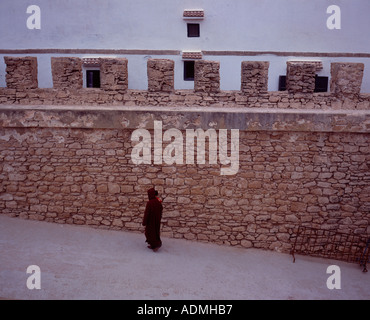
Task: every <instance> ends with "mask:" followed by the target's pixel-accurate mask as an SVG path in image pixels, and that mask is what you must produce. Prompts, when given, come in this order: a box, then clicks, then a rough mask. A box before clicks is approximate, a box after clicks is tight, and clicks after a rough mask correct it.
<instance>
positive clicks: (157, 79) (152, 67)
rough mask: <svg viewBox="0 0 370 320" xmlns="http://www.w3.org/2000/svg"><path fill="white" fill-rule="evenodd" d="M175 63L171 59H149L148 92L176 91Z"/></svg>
mask: <svg viewBox="0 0 370 320" xmlns="http://www.w3.org/2000/svg"><path fill="white" fill-rule="evenodd" d="M174 68H175V62H174V61H173V60H169V59H149V60H148V62H147V72H148V91H164V92H171V91H173V90H174V76H175V72H174Z"/></svg>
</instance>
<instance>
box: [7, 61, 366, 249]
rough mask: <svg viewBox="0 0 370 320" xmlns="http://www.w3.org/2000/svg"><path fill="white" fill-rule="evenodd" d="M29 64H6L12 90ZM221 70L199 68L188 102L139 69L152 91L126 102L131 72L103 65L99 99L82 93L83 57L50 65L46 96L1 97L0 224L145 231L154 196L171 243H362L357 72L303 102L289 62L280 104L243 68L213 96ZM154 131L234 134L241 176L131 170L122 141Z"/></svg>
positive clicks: (95, 93) (302, 71)
mask: <svg viewBox="0 0 370 320" xmlns="http://www.w3.org/2000/svg"><path fill="white" fill-rule="evenodd" d="M27 59H28V58H27ZM27 59H26V58H21V59H20V60H12V59H6V62H7V64H8V65H9V68H10V69H9V71H8V73H9V77H10V78H9V79H11V78H13V79H16V78H18V79H20V78H19V76H18V75H19V74H21V73H23V72H24V71H19V70H26V69H22V68H21V66H22V65H23V64H24V61H26V60H27ZM32 61H35V60H32ZM12 63H15V64H16V65H17V66H18V67H14V68H13V69H11V66H12ZM32 65H33V67H32V68H28V69H27V71H26V73H27V74H28V75H31V74H32V72H33V71H32V69H34V65H35V62H33V63H32ZM162 65H163V68H162V67H159V66H162ZM219 67H220V65H219V63H218V62H212V61H197V62H196V63H195V75H196V79H195V81H194V90H172V89H171V85H169V83H170V79H171V78H172V74H173V65H172V63H171V62H170V61H167V60H165V61H163V60H157V59H156V60H154V61H150V62H149V61H148V90H128V89H127V85H128V82H127V79H128V76H127V60H126V59H105V58H104V59H102V60H101V67H100V68H101V80H102V81H101V83H102V87H101V88H98V89H96V88H94V89H89V88H82V71H81V60H80V59H78V58H55V59H52V71H53V81H54V88H49V89H40V88H32V89H28V88H25V87H22V86H21V85H19V86H18V85H15V86H14V87H7V88H0V181H1V183H0V212H1V213H2V214H7V215H11V216H19V217H23V218H29V219H37V220H45V221H52V222H57V223H72V224H85V225H91V226H97V227H102V228H112V229H118V230H130V231H142V226H141V219H142V215H143V210H144V206H145V202H146V190H147V189H149V188H150V187H152V186H155V187H156V188H157V189H158V190H159V191H160V194H161V195H162V196H163V197H164V198H165V199H164V202H163V203H164V206H165V210H164V217H163V228H162V232H163V234H164V235H167V236H170V237H175V238H184V239H190V240H199V241H209V242H215V243H220V244H227V245H235V246H243V247H255V248H266V249H273V250H279V251H284V252H288V251H289V249H290V246H291V237H292V234H293V233H294V230H296V228H297V227H298V226H299V225H309V226H315V227H320V228H324V229H335V230H341V231H347V232H355V233H358V234H366V235H368V234H369V233H370V228H369V225H370V221H369V216H368V212H369V210H370V199H369V193H370V185H369V181H370V179H369V178H370V176H369V175H370V170H369V163H370V162H369V160H370V152H369V151H370V149H369V142H370V141H369V126H368V124H369V117H370V113H369V109H370V95H369V94H360V93H359V90H360V89H359V88H360V86H361V81H360V79H362V74H363V73H362V72H363V69H361V66H360V65H358V64H356V65H351V64H339V65H333V67H332V80H331V81H332V83H333V85H332V92H328V93H313V90H312V78H313V76H314V71H313V67H315V65H313V64H310V67H308V66H307V68H306V66H305V64H302V63H296V64H288V66H287V69H288V71H289V70H290V71H289V74H288V75H287V80H288V82H291V83H292V84H291V85H290V87H289V88H290V89H289V90H288V91H286V92H266V81H267V75H268V64H267V63H264V62H258V63H257V62H244V63H242V70H243V71H242V84H241V90H240V91H220V87H219V84H220V78H219ZM316 67H317V66H316ZM315 70H316V69H315ZM155 74H157V75H155ZM24 77H25V78H27V75H25V76H24ZM156 77H158V79H157V80H159V79H161V80H160V81H155V78H156ZM298 78H299V79H298ZM293 79H294V81H295V82H296V83H297V84H298V85H297V86H296V87H293V82H294V81H293ZM17 81H18V80H17ZM17 81H15V82H13V83H17ZM11 83H12V81H10V82H9V84H11ZM165 83H166V84H165ZM167 89H168V92H165V91H166V90H167ZM163 107H166V108H163ZM154 120H159V121H162V122H163V129H164V130H166V129H170V128H175V129H179V130H180V132H181V133H182V135H183V136H185V135H186V132H187V131H186V130H187V129H197V128H201V129H203V130H208V129H215V130H221V129H228V130H229V129H238V130H239V131H240V132H239V170H238V172H237V173H236V174H234V175H229V176H223V175H220V170H221V168H222V167H224V166H223V165H222V164H220V161H218V162H217V164H209V163H207V162H206V163H205V164H174V165H167V164H161V165H155V164H154V163H151V164H146V165H143V164H141V165H137V164H134V162H133V161H132V158H131V152H132V150H133V148H134V146H135V143H134V142H132V141H131V135H132V132H133V130H135V129H138V128H142V129H147V130H149V132H150V133H151V135H153V122H154ZM218 132H220V131H218ZM164 147H165V145H164V146H163V148H164ZM207 148H208V144H207V143H206V150H208V149H207ZM195 153H196V151H195ZM206 159H208V153H207V152H206ZM218 160H220V159H219V158H218Z"/></svg>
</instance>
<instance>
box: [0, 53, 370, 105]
mask: <svg viewBox="0 0 370 320" xmlns="http://www.w3.org/2000/svg"><path fill="white" fill-rule="evenodd" d="M85 60H86V59H81V58H77V57H52V58H51V69H52V79H53V88H38V78H37V68H38V65H37V63H38V62H37V58H36V57H11V56H6V57H4V61H5V63H6V66H7V67H6V85H7V87H6V88H0V104H31V105H34V104H40V105H120V106H143V105H152V106H169V107H171V106H177V107H179V106H180V107H186V106H201V107H207V106H212V107H225V108H228V107H252V108H253V107H257V108H288V109H307V108H308V109H362V110H364V109H369V108H370V107H369V105H370V93H360V89H361V84H362V78H363V74H364V64H363V63H337V62H336V63H331V76H330V92H324V93H316V92H314V90H315V77H316V72H317V71H318V70H319V69H320V68H322V65H321V64H320V62H318V61H287V72H286V91H268V72H269V62H268V61H243V62H242V63H241V72H240V74H241V82H240V90H233V91H223V90H221V89H220V62H218V61H208V60H202V59H199V60H195V61H194V89H193V90H175V88H174V74H175V63H174V61H173V60H170V59H148V61H147V81H148V90H132V89H128V60H127V59H125V58H94V59H93V60H94V61H90V60H91V59H89V61H87V60H86V61H85ZM88 64H89V65H90V64H93V65H94V66H95V67H96V68H98V69H99V76H100V79H99V80H100V85H99V88H84V87H83V86H84V85H83V66H84V65H85V66H86V65H88ZM131 72H135V71H134V70H133V71H131Z"/></svg>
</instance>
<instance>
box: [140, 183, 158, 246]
mask: <svg viewBox="0 0 370 320" xmlns="http://www.w3.org/2000/svg"><path fill="white" fill-rule="evenodd" d="M148 198H149V201H148V202H147V203H146V208H145V212H144V219H143V226H145V237H146V242H148V243H149V245H150V247H151V249H156V248H159V247H161V246H162V241H161V237H160V229H161V219H162V211H163V206H162V204H161V202H160V201H159V200H158V199H157V198H156V196H155V190H154V189H153V188H151V189H149V190H148Z"/></svg>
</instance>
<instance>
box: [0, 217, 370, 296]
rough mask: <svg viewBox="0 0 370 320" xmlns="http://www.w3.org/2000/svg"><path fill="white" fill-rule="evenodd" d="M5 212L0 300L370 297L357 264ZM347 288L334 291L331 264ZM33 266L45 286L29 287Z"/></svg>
mask: <svg viewBox="0 0 370 320" xmlns="http://www.w3.org/2000/svg"><path fill="white" fill-rule="evenodd" d="M162 240H163V247H162V248H161V249H160V250H159V251H158V252H157V253H154V252H152V251H151V250H149V249H147V247H146V245H145V243H144V235H142V234H136V233H127V232H121V231H108V230H97V229H93V228H88V227H79V226H71V225H58V224H51V223H46V222H39V221H28V220H21V219H18V218H10V217H7V216H1V215H0V297H2V298H7V299H180V300H182V299H186V300H187V299H193V300H198V299H235V300H244V299H367V300H369V299H370V272H368V273H363V272H362V269H361V268H360V267H359V266H358V265H355V264H349V263H344V262H339V261H333V260H327V259H318V258H311V257H304V256H298V257H297V259H296V263H292V257H291V256H290V255H287V254H281V253H277V252H270V251H264V250H256V249H241V248H230V247H224V246H217V245H213V244H204V243H196V242H191V241H186V240H178V239H167V238H164V239H162ZM332 264H336V265H338V266H339V267H340V270H341V289H340V290H337V289H334V290H329V289H328V288H327V286H326V281H327V279H328V277H329V276H330V274H327V273H326V270H327V267H328V266H329V265H332ZM29 265H38V266H39V267H40V270H41V289H40V290H37V289H34V290H29V289H28V288H27V286H26V282H27V278H28V277H30V276H31V275H30V274H27V273H26V269H27V267H28V266H29Z"/></svg>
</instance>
